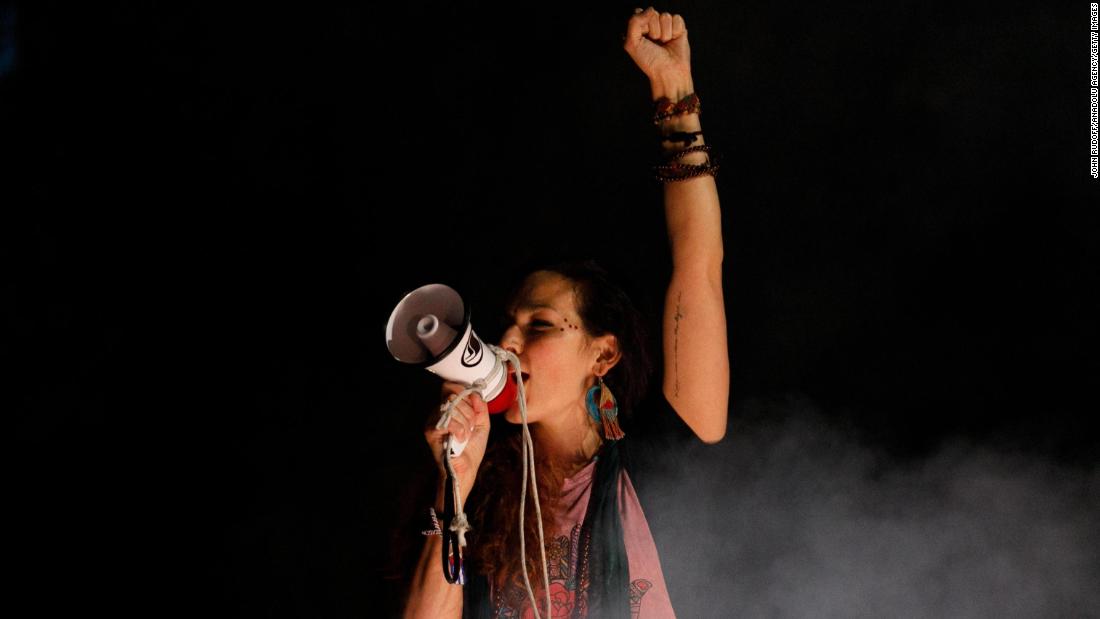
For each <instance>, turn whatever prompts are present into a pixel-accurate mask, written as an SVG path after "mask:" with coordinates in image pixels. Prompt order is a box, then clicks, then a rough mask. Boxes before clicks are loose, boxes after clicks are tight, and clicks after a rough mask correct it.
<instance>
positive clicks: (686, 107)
mask: <svg viewBox="0 0 1100 619" xmlns="http://www.w3.org/2000/svg"><path fill="white" fill-rule="evenodd" d="M653 103H654V107H655V110H656V111H655V113H654V115H653V124H655V125H659V124H661V121H662V120H665V119H668V118H672V117H673V116H679V115H681V114H702V106H701V104H700V102H699V95H697V94H695V93H691V94H689V95H687V96H685V97H684V98H683V99H680V101H679V102H678V103H673V102H672V100H671V99H669V98H668V97H661V98H660V99H657V100H656V101H654V102H653Z"/></svg>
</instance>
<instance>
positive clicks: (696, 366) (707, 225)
mask: <svg viewBox="0 0 1100 619" xmlns="http://www.w3.org/2000/svg"><path fill="white" fill-rule="evenodd" d="M624 47H625V49H626V51H627V52H628V53H629V54H630V55H631V57H632V58H633V59H634V61H635V62H636V63H637V64H638V66H639V68H641V69H642V71H643V72H644V73H645V74H646V76H647V77H649V79H650V87H651V92H652V95H653V99H654V100H655V101H656V100H657V99H659V98H661V97H667V98H668V99H669V100H671V101H673V102H678V101H680V100H682V99H683V98H684V97H685V96H686V95H689V94H691V93H693V92H695V87H694V83H693V81H692V76H691V63H690V49H689V47H688V40H687V28H686V26H685V24H684V20H683V18H682V17H680V16H679V15H671V14H669V13H658V12H657V11H656V10H654V9H653V7H649V8H648V9H646V10H645V11H642V12H637V13H636V14H635V15H634V16H633V17H632V18H631V19H630V22H629V24H628V27H627V35H626V41H625V45H624ZM658 129H659V132H660V135H662V136H667V135H669V134H671V133H674V132H693V131H701V130H702V125H701V123H700V120H699V114H698V113H690V114H681V115H676V116H672V117H671V118H668V119H667V120H663V121H661V124H660V125H659V127H658ZM702 144H705V140H703V139H702V136H701V135H700V136H698V137H697V139H696V141H695V142H694V143H693V144H692V145H693V146H697V145H702ZM663 147H664V149H665V151H666V153H668V152H672V151H674V150H681V149H683V148H684V147H685V146H684V143H683V142H680V143H675V142H663ZM707 158H708V156H707V154H706V153H705V152H694V153H690V154H687V155H684V156H682V157H681V158H680V159H679V161H680V162H682V163H688V164H702V163H704V162H706V161H707ZM663 191H664V202H665V218H666V221H667V225H668V235H669V242H670V243H671V247H672V279H671V281H670V282H669V287H668V292H667V293H666V297H665V315H664V322H663V342H664V357H665V374H664V385H663V388H664V393H665V397H666V398H668V401H669V403H670V404H672V407H673V408H674V409H675V410H676V412H677V413H678V414H679V415H680V417H681V418H683V420H684V422H685V423H687V425H688V427H690V428H691V429H692V430H693V431H694V432H695V434H696V435H698V436H699V438H700V439H702V440H703V441H706V442H708V443H714V442H717V441H719V440H721V439H722V437H723V436H725V433H726V418H727V414H728V413H727V411H728V405H729V353H728V350H727V346H726V313H725V305H724V302H723V297H722V257H723V249H722V217H721V210H720V208H719V204H718V187H717V185H716V184H715V181H714V177H713V176H711V175H708V174H703V175H700V176H696V177H694V178H689V179H686V180H678V181H673V182H666V183H664V189H663Z"/></svg>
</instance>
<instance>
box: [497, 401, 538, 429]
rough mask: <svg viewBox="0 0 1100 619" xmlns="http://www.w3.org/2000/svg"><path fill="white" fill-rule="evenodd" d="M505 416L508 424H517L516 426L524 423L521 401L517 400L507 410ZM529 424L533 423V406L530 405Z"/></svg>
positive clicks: (528, 411)
mask: <svg viewBox="0 0 1100 619" xmlns="http://www.w3.org/2000/svg"><path fill="white" fill-rule="evenodd" d="M503 415H504V420H505V421H507V422H508V423H516V424H519V423H523V414H522V413H521V412H520V409H519V400H516V403H515V404H513V405H512V406H510V407H509V408H508V409H507V410H505V411H504V413H503ZM527 422H528V423H530V422H531V405H530V404H528V405H527Z"/></svg>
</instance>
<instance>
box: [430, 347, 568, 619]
mask: <svg viewBox="0 0 1100 619" xmlns="http://www.w3.org/2000/svg"><path fill="white" fill-rule="evenodd" d="M486 346H488V347H489V350H492V351H493V353H494V354H496V356H497V357H499V358H500V359H501V360H502V361H504V362H507V363H510V364H512V369H513V371H514V373H515V375H516V387H517V388H518V389H519V394H518V395H517V400H518V401H519V412H520V419H521V420H522V422H523V433H522V434H523V437H522V438H523V440H522V441H521V442H522V444H523V487H522V488H521V489H520V495H519V496H520V498H519V551H520V555H521V556H522V559H523V569H522V571H523V584H524V585H525V586H526V587H527V597H528V599H530V600H531V610H532V611H533V612H534V614H535V619H542V616H541V615H540V614H539V609H538V603H537V602H536V601H535V592H534V590H533V589H532V588H531V581H530V579H529V578H528V577H527V540H526V536H525V535H524V533H523V513H524V512H525V511H527V510H526V508H527V473H528V471H530V473H531V494H532V495H534V502H535V520H536V521H537V522H538V531H539V552H540V557H541V558H542V563H541V565H542V581H543V586H544V591H545V592H546V616H547V618H549V617H550V616H551V614H552V612H551V610H552V608H553V605H552V603H551V601H550V575H549V572H548V571H547V569H546V535H545V533H544V532H543V530H542V508H541V507H540V505H539V488H538V479H537V478H536V475H535V444H534V441H532V440H531V431H530V430H529V429H528V427H527V392H526V390H525V389H524V387H523V377H522V376H521V371H522V370H521V367H520V362H519V357H517V356H516V355H515V353H512V352H510V351H507V350H504V349H503V348H500V347H498V346H494V345H492V344H486ZM505 380H507V379H505ZM484 389H485V381H483V380H477V381H474V383H473V384H472V385H470V386H469V387H466V388H465V389H463V390H462V391H460V392H458V394H457V396H456V397H455V398H454V399H452V400H450V401H448V402H446V403H445V404H443V405H442V406H440V410H442V411H443V415H442V416H441V417H440V418H439V422H437V423H436V426H435V427H436V429H438V430H442V429H444V428H446V427H447V424H449V423H450V422H451V417H452V415H453V413H454V407H455V406H456V405H457V404H458V402H459V401H460V400H462V399H464V398H466V397H467V396H469V395H470V394H471V393H475V392H476V393H478V394H483V392H484ZM443 462H444V463H445V464H446V467H447V472H448V473H449V474H450V475H451V476H452V477H454V478H455V480H456V481H457V479H458V477H457V476H456V475H455V473H454V468H453V466H452V465H451V458H450V445H449V444H448V445H447V446H445V447H444V448H443ZM453 486H454V487H453V490H454V504H455V517H454V520H453V521H452V522H451V526H450V529H451V531H454V532H455V533H456V534H457V535H458V545H459V547H460V548H465V547H466V532H467V531H469V530H470V524H469V521H468V520H467V518H466V512H465V511H464V510H463V505H462V502H461V501H460V500H459V497H460V492H459V487H458V483H455V484H453Z"/></svg>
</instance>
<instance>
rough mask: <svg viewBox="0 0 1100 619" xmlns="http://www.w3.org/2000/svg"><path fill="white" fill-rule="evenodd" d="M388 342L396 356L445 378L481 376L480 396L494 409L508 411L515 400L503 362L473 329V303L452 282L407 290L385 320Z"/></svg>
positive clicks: (467, 381) (469, 381)
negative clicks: (471, 314)
mask: <svg viewBox="0 0 1100 619" xmlns="http://www.w3.org/2000/svg"><path fill="white" fill-rule="evenodd" d="M386 346H387V347H388V348H389V350H390V354H392V355H393V357H394V358H395V359H397V360H398V361H400V362H402V363H408V364H411V365H416V366H420V367H423V368H425V369H426V370H428V371H429V372H431V373H433V374H435V375H437V376H439V377H441V378H443V379H444V380H448V381H452V382H459V383H463V384H465V385H473V384H474V383H475V382H477V381H479V380H481V381H483V382H484V385H485V387H484V389H483V390H482V393H481V397H482V399H483V400H485V402H486V404H488V407H489V412H490V413H501V412H504V411H506V410H508V408H509V407H511V406H512V403H513V402H515V400H516V385H515V383H514V382H512V381H510V380H508V372H507V370H506V368H505V367H504V363H502V362H501V360H500V358H499V357H497V356H496V355H495V354H493V352H492V351H490V350H486V348H487V347H486V346H485V343H484V342H482V341H481V338H479V337H478V336H477V334H476V333H474V330H473V326H472V325H471V324H470V309H469V307H467V306H466V304H465V303H464V302H463V301H462V296H461V295H459V294H458V293H457V292H455V290H454V289H452V288H451V287H450V286H446V285H444V284H428V285H425V286H421V287H420V288H417V289H416V290H413V291H412V292H410V293H409V294H407V295H405V297H404V298H402V299H401V301H399V302H398V303H397V306H396V307H394V309H393V312H392V313H390V319H389V321H388V322H387V323H386Z"/></svg>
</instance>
